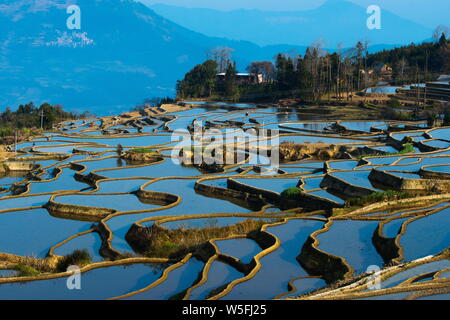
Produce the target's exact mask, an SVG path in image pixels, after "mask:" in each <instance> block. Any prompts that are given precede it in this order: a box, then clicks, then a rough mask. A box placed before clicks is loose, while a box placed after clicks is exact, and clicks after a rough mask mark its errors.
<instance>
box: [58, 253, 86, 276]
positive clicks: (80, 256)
mask: <svg viewBox="0 0 450 320" xmlns="http://www.w3.org/2000/svg"><path fill="white" fill-rule="evenodd" d="M91 262H92V257H91V255H90V254H89V251H88V250H87V249H83V250H75V251H74V252H72V253H71V254H69V255H67V256H65V257H64V258H63V259H62V260H61V261H59V263H58V265H57V267H56V269H57V270H58V271H59V272H66V271H67V268H68V267H69V266H73V265H75V266H78V267H83V266H85V265H88V264H90V263H91Z"/></svg>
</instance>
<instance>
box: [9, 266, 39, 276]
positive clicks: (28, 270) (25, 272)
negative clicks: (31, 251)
mask: <svg viewBox="0 0 450 320" xmlns="http://www.w3.org/2000/svg"><path fill="white" fill-rule="evenodd" d="M14 270H15V271H17V276H19V277H34V276H37V275H39V274H40V272H39V271H38V270H36V269H35V268H33V267H31V266H28V265H26V264H18V265H16V266H15V267H14Z"/></svg>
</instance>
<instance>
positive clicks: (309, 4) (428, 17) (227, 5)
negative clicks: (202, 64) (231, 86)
mask: <svg viewBox="0 0 450 320" xmlns="http://www.w3.org/2000/svg"><path fill="white" fill-rule="evenodd" d="M139 1H141V2H144V3H149V4H154V3H164V4H168V5H176V6H185V7H196V8H211V9H216V10H235V9H260V10H268V11H290V10H307V9H313V8H317V7H318V6H320V5H321V4H323V3H324V2H325V1H326V0H139ZM348 1H350V2H353V3H355V4H358V5H360V6H364V7H367V6H369V5H372V4H376V5H379V6H380V7H381V8H385V9H387V10H389V11H392V12H393V13H395V14H397V15H399V16H401V17H403V18H407V19H410V20H413V21H415V22H418V23H421V24H423V25H425V26H428V27H430V28H434V27H436V26H437V25H438V24H445V25H447V26H450V14H449V12H450V1H449V0H348Z"/></svg>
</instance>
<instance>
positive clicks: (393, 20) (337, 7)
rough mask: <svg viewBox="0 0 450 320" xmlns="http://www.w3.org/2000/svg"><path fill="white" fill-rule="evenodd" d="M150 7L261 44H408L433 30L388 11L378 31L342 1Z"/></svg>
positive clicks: (204, 29) (213, 32)
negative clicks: (289, 7)
mask: <svg viewBox="0 0 450 320" xmlns="http://www.w3.org/2000/svg"><path fill="white" fill-rule="evenodd" d="M141 1H142V2H144V3H145V0H141ZM375 3H376V2H375ZM149 6H150V8H152V9H153V10H154V11H155V12H156V13H158V14H160V15H162V16H163V17H165V18H167V19H169V20H171V21H173V22H175V23H178V24H179V25H182V26H184V27H186V28H188V29H190V30H193V31H196V32H200V33H202V34H205V35H207V36H212V37H225V38H229V39H234V40H250V41H252V42H254V43H256V44H258V45H261V46H265V45H273V44H289V45H297V46H306V45H309V44H311V43H312V42H313V41H315V40H317V39H319V38H322V39H323V40H325V43H326V46H327V47H330V48H336V46H337V45H338V44H339V43H343V44H344V46H345V47H350V46H353V45H354V44H355V43H356V42H357V41H358V40H363V39H366V38H367V39H368V40H369V41H370V43H371V44H372V45H380V44H409V43H411V42H417V41H423V40H424V39H427V38H430V37H431V34H432V30H431V29H428V28H427V27H424V26H422V25H420V24H417V23H415V22H412V21H409V20H405V19H403V18H401V17H399V16H397V15H395V14H393V13H391V12H389V11H386V10H382V12H381V22H382V28H381V30H369V29H368V28H367V27H366V21H367V18H368V17H369V15H368V14H367V12H366V10H367V8H366V7H364V8H363V7H360V6H358V5H356V4H354V3H351V2H347V1H344V0H328V1H327V2H325V3H324V4H323V5H322V6H320V7H318V8H317V9H313V10H306V11H289V12H272V11H271V12H268V11H260V10H235V11H218V10H211V9H200V8H183V7H176V6H167V5H164V4H155V5H149ZM212 21H214V23H211V22H212Z"/></svg>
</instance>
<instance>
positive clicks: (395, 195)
mask: <svg viewBox="0 0 450 320" xmlns="http://www.w3.org/2000/svg"><path fill="white" fill-rule="evenodd" d="M409 197H410V194H408V193H406V192H401V191H395V190H388V191H379V192H374V193H372V194H369V195H368V196H364V197H360V198H353V199H350V200H348V201H347V204H348V205H350V206H362V205H366V204H371V203H376V202H382V201H391V200H400V199H406V198H409Z"/></svg>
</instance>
